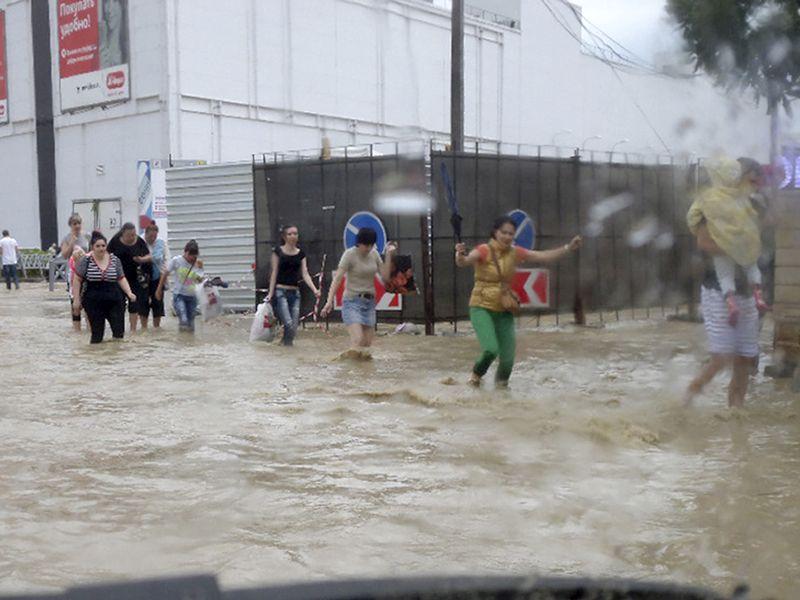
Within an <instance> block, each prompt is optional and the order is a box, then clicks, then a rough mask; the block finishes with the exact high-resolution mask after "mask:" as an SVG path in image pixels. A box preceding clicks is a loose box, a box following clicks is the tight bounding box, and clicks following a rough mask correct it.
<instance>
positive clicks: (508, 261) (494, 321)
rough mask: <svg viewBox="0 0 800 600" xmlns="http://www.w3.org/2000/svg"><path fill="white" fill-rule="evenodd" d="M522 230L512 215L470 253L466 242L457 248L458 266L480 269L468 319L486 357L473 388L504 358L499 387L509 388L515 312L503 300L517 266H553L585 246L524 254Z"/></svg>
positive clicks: (501, 220)
mask: <svg viewBox="0 0 800 600" xmlns="http://www.w3.org/2000/svg"><path fill="white" fill-rule="evenodd" d="M516 232H517V226H516V224H515V223H514V221H512V220H511V219H510V218H509V217H500V218H498V219H497V220H496V221H495V222H494V226H493V227H492V233H491V239H490V240H489V243H488V244H481V245H480V246H478V247H477V248H475V249H474V250H472V252H470V253H469V254H467V247H466V246H465V245H464V244H456V265H457V266H459V267H469V266H474V267H475V286H474V287H473V288H472V296H471V297H470V300H469V318H470V321H471V322H472V326H473V328H474V329H475V333H476V335H477V336H478V342H479V343H480V345H481V350H482V354H481V356H480V358H478V361H477V362H476V363H475V366H474V367H472V374H471V375H470V378H469V383H470V385H473V386H479V385H480V383H481V378H482V377H483V376H484V375H485V374H486V371H488V370H489V366H490V365H491V364H492V362H493V361H494V359H495V358H497V357H498V356H499V357H500V363H499V364H498V366H497V373H496V374H495V384H496V386H497V387H506V386H507V385H508V379H509V377H510V376H511V370H512V369H513V368H514V351H515V349H516V339H515V335H514V314H513V313H512V312H511V311H510V310H509V309H508V307H507V306H505V305H504V302H505V301H504V299H503V297H504V296H507V295H508V290H509V286H510V284H511V281H512V279H513V278H514V273H515V272H516V269H517V265H519V264H521V263H540V264H541V263H552V262H556V261H557V260H560V259H561V258H563V257H564V256H566V255H568V254H569V253H570V252H573V251H575V250H577V249H578V248H580V247H581V238H580V236H575V237H574V238H572V241H571V242H570V243H569V244H565V245H564V246H561V247H559V248H554V249H552V250H540V251H536V250H525V249H524V248H520V247H518V246H514V234H516Z"/></svg>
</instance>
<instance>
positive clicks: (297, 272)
mask: <svg viewBox="0 0 800 600" xmlns="http://www.w3.org/2000/svg"><path fill="white" fill-rule="evenodd" d="M299 239H300V232H299V230H298V229H297V227H295V226H294V225H286V226H284V227H282V228H281V241H282V242H283V243H282V244H281V245H279V246H276V247H275V250H273V252H272V260H271V263H270V264H271V268H270V271H271V272H270V278H269V293H268V294H267V298H266V300H267V302H272V301H273V300H275V304H276V306H275V311H276V312H277V313H278V318H279V319H280V320H281V323H283V345H284V346H291V345H293V343H294V338H295V336H296V335H297V327H298V326H299V324H300V281H301V280H302V281H304V282H305V283H306V285H307V286H308V287H309V288H310V289H311V291H312V292H313V293H314V296H316V297H317V298H319V296H320V291H319V290H318V289H317V286H315V285H314V280H313V279H311V275H309V273H308V260H307V259H306V253H305V252H303V250H302V249H301V248H300V247H298V245H297V242H298V240H299Z"/></svg>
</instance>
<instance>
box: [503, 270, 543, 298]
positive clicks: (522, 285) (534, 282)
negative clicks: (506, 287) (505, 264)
mask: <svg viewBox="0 0 800 600" xmlns="http://www.w3.org/2000/svg"><path fill="white" fill-rule="evenodd" d="M511 289H513V290H514V291H515V292H517V295H518V296H519V299H520V304H521V305H522V307H523V308H549V307H550V271H548V270H547V269H517V272H516V273H515V274H514V280H513V281H512V282H511Z"/></svg>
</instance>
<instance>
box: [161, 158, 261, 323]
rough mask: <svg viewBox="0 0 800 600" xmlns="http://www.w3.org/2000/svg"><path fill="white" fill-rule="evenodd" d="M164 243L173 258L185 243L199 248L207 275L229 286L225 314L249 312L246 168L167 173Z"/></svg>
mask: <svg viewBox="0 0 800 600" xmlns="http://www.w3.org/2000/svg"><path fill="white" fill-rule="evenodd" d="M166 176H167V211H168V213H169V217H168V223H169V234H168V242H169V248H170V252H171V253H172V255H173V256H174V255H176V254H178V253H180V252H182V251H183V247H184V245H185V244H186V242H188V241H189V240H190V239H194V240H197V243H198V244H199V245H200V256H201V258H202V259H203V261H204V269H205V272H206V273H207V274H208V275H211V276H215V275H218V276H220V277H222V278H223V279H224V280H225V281H228V282H229V283H231V284H237V285H234V286H232V287H230V288H229V289H226V290H222V299H223V302H224V304H225V308H226V309H231V310H236V311H243V310H251V309H252V308H253V294H254V290H253V287H254V286H253V277H252V271H253V262H254V260H255V255H254V238H253V231H254V222H253V173H252V169H251V166H250V163H247V162H245V163H231V164H222V165H204V166H196V167H173V168H170V169H167V170H166Z"/></svg>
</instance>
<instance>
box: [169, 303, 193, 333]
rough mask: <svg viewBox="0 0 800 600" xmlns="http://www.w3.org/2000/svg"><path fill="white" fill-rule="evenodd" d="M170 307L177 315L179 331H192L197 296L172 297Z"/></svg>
mask: <svg viewBox="0 0 800 600" xmlns="http://www.w3.org/2000/svg"><path fill="white" fill-rule="evenodd" d="M172 306H173V308H175V312H176V313H177V314H178V322H179V328H180V330H181V331H194V313H195V312H196V311H197V296H184V295H183V294H175V295H173V296H172Z"/></svg>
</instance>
